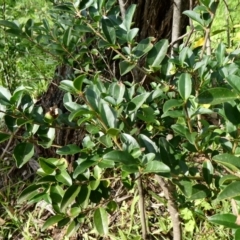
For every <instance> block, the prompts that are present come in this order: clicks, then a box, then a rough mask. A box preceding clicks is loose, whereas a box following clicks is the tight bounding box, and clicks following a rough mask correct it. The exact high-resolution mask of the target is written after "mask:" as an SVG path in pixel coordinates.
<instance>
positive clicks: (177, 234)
mask: <svg viewBox="0 0 240 240" xmlns="http://www.w3.org/2000/svg"><path fill="white" fill-rule="evenodd" d="M155 179H156V180H157V181H158V183H159V185H160V187H161V188H162V190H163V192H164V195H165V197H166V199H167V202H168V210H169V213H170V216H171V219H172V225H173V240H181V239H182V232H181V225H180V219H179V213H178V209H177V205H176V203H175V200H174V196H173V193H174V192H176V188H175V186H174V185H173V184H172V183H171V182H169V181H165V180H164V179H163V178H161V177H160V176H158V175H155Z"/></svg>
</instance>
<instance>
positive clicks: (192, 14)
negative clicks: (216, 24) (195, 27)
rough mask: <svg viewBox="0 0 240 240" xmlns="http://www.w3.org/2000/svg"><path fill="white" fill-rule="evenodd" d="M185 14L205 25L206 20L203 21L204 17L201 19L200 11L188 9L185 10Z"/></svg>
mask: <svg viewBox="0 0 240 240" xmlns="http://www.w3.org/2000/svg"><path fill="white" fill-rule="evenodd" d="M183 14H185V15H187V16H188V17H189V18H191V19H192V20H194V21H196V22H197V23H199V24H200V25H202V26H204V21H203V19H201V17H200V14H199V13H197V12H195V11H193V10H187V11H184V12H183Z"/></svg>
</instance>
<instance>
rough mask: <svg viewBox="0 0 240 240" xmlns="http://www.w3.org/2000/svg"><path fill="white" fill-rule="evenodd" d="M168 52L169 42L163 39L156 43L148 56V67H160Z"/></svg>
mask: <svg viewBox="0 0 240 240" xmlns="http://www.w3.org/2000/svg"><path fill="white" fill-rule="evenodd" d="M167 50H168V40H166V39H162V40H160V41H159V42H158V43H156V44H155V45H154V46H153V48H152V49H151V51H150V52H149V53H148V55H147V66H151V67H160V64H161V62H162V60H163V59H164V57H165V55H166V53H167Z"/></svg>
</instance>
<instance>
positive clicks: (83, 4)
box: [77, 0, 95, 10]
mask: <svg viewBox="0 0 240 240" xmlns="http://www.w3.org/2000/svg"><path fill="white" fill-rule="evenodd" d="M77 2H78V1H77ZM94 2H95V0H82V1H80V4H79V9H80V10H84V9H87V8H89V7H90V6H91V5H92V4H93V3H94Z"/></svg>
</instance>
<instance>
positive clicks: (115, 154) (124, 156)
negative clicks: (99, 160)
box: [103, 150, 138, 165]
mask: <svg viewBox="0 0 240 240" xmlns="http://www.w3.org/2000/svg"><path fill="white" fill-rule="evenodd" d="M103 160H112V161H114V162H120V163H123V164H126V165H134V164H138V161H137V160H136V159H134V158H133V157H132V155H131V154H130V153H128V152H124V151H118V150H114V151H111V152H108V153H106V154H104V155H103Z"/></svg>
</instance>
